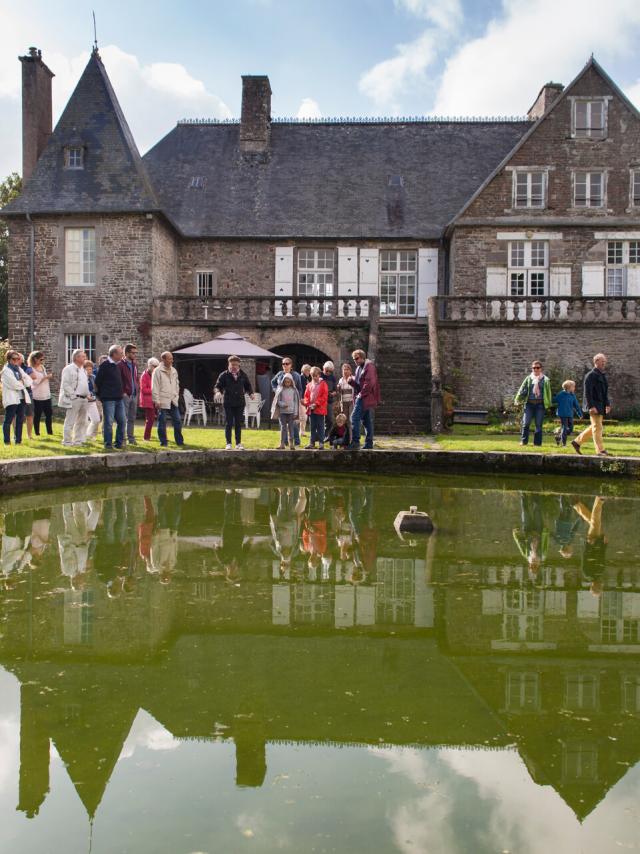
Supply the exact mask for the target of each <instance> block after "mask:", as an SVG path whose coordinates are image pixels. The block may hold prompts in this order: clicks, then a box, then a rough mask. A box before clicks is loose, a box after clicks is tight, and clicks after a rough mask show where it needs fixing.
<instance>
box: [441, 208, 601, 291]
mask: <svg viewBox="0 0 640 854" xmlns="http://www.w3.org/2000/svg"><path fill="white" fill-rule="evenodd" d="M504 230H505V228H504V227H500V226H495V225H493V226H466V227H463V228H458V229H457V230H456V235H455V238H454V240H453V241H452V243H451V250H450V278H449V281H450V293H451V294H452V295H454V296H484V294H486V290H487V267H488V266H497V267H504V268H506V267H507V265H508V260H509V259H508V257H507V256H508V248H509V241H507V240H498V239H497V234H498V232H499V231H504ZM545 233H547V234H557V236H558V238H562V239H557V240H549V241H548V245H549V265H550V266H553V265H555V264H558V265H562V266H566V267H571V295H572V296H574V297H579V296H582V265H583V264H585V263H587V262H595V263H599V264H605V263H606V257H607V241H606V240H600V239H597V238H596V237H594V226H593V225H592V226H590V227H588V228H576V227H573V228H563V227H560V228H550V229H545ZM531 234H532V236H533V237H534V238H535V232H531ZM505 296H506V293H505Z"/></svg>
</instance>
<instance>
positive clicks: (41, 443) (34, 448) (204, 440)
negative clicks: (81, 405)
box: [0, 421, 428, 461]
mask: <svg viewBox="0 0 640 854" xmlns="http://www.w3.org/2000/svg"><path fill="white" fill-rule="evenodd" d="M142 432H143V425H142V422H140V423H138V424H137V425H136V438H137V442H138V444H137V445H131V446H128V448H127V450H129V451H139V452H140V453H149V452H152V451H156V452H158V451H160V443H159V442H158V435H157V431H156V430H154V432H153V438H152V439H151V441H150V442H145V441H144V440H143V439H142ZM183 434H184V440H185V447H187V448H190V449H192V450H208V449H210V448H224V446H225V438H224V430H223V429H222V428H221V427H218V426H216V427H207V428H203V427H183ZM114 435H115V430H114ZM168 436H169V448H170V449H175V447H176V446H175V444H174V442H173V431H172V429H171V427H169V429H168ZM308 436H309V434H308V433H307V434H306V435H305V436H303V437H302V446H303V447H304V445H306V444H307V443H308ZM242 444H243V445H244V446H245V448H248V449H250V450H255V449H270V448H277V447H278V445H279V444H280V431H279V430H277V429H276V428H275V427H273V428H272V429H266V428H264V427H263V428H262V429H260V430H255V429H251V430H243V431H242ZM376 445H377V446H378V447H384V448H387V449H388V448H407V447H408V448H411V449H416V448H418V449H420V450H422V449H424V448H426V447H428V446H427V440H426V437H425V436H420V437H416V438H408V439H403V437H400V436H399V437H397V438H396V437H387V438H384V437H383V438H381V439H380V441H378V440H376ZM103 450H104V448H103V445H102V438H101V434H99V439H98V440H96V441H93V442H91V443H90V444H89V445H84V446H82V447H79V448H65V447H63V445H62V422H61V421H60V422H57V421H54V423H53V436H51V437H47V436H42V435H41V436H40V438H38V437H36V436H35V435H34V436H33V438H32V439H27V434H26V429H24V430H23V435H22V443H21V444H20V445H13V444H12V445H4V444H2V443H0V461H2V460H10V459H24V458H25V457H51V456H78V455H82V456H86V455H87V454H95V453H101V452H102V451H103Z"/></svg>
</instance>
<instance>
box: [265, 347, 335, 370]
mask: <svg viewBox="0 0 640 854" xmlns="http://www.w3.org/2000/svg"><path fill="white" fill-rule="evenodd" d="M269 349H270V350H271V352H272V353H277V354H278V355H279V356H291V358H292V359H293V369H294V370H295V371H298V372H299V371H300V368H301V367H302V366H303V365H305V364H306V365H312V366H313V365H317V366H318V367H319V368H321V367H322V366H323V365H324V363H325V362H326V361H328V360H329V359H330V358H331V357H330V356H327V354H326V353H323V351H322V350H318V348H317V347H311V346H310V345H308V344H279V345H278V346H277V347H269Z"/></svg>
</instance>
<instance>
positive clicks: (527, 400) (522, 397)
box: [515, 359, 552, 446]
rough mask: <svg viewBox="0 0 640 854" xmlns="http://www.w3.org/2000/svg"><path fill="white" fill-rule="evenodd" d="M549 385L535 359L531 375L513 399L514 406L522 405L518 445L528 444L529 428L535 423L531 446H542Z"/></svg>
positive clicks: (549, 401) (549, 402)
mask: <svg viewBox="0 0 640 854" xmlns="http://www.w3.org/2000/svg"><path fill="white" fill-rule="evenodd" d="M551 398H552V395H551V383H550V382H549V378H548V377H546V376H545V375H544V373H543V371H542V362H540V361H538V360H537V359H536V360H535V361H534V362H533V364H532V365H531V373H530V374H529V376H528V377H526V378H525V380H524V382H523V383H522V385H521V386H520V388H519V389H518V393H517V394H516V397H515V402H516V405H517V404H520V403H524V413H523V415H522V432H521V434H520V444H521V445H528V444H529V428H530V426H531V422H532V421H533V422H534V423H535V432H534V434H533V444H534V445H538V446H540V445H542V424H543V422H544V414H545V412H546V410H547V409H548V408H549V407H550V406H551Z"/></svg>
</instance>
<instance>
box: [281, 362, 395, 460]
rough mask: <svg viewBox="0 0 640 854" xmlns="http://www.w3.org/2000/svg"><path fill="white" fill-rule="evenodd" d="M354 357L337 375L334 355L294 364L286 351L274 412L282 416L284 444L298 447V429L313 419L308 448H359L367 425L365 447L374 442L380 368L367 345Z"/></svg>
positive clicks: (284, 445)
mask: <svg viewBox="0 0 640 854" xmlns="http://www.w3.org/2000/svg"><path fill="white" fill-rule="evenodd" d="M351 355H352V358H353V361H354V363H355V372H354V370H353V368H352V366H351V365H350V364H349V363H348V362H345V363H344V364H343V365H342V368H341V375H340V377H336V372H335V365H334V363H333V362H331V361H327V362H325V363H324V365H323V366H322V368H320V367H317V366H314V367H312V366H311V365H303V366H302V368H301V371H300V373H298V372H297V371H294V370H293V360H292V359H291V358H290V357H289V356H285V358H284V359H283V360H282V370H281V371H279V372H278V373H277V374H276V375H275V376H274V378H273V379H272V381H271V387H272V388H273V391H274V398H273V404H272V407H271V417H272V418H278V420H279V422H280V445H279V448H280V449H284V448H286V447H289V448H291V450H294V449H295V448H296V447H297V446H299V445H300V433H301V431H304V428H305V425H306V423H307V421H308V422H309V434H310V436H309V443H308V444H307V445H306V446H305V447H306V448H316V447H317V448H319V449H321V450H322V449H323V448H324V446H325V442H327V443H328V444H329V445H330V446H331V447H332V448H343V449H345V448H346V449H350V450H359V449H360V435H361V430H362V428H364V434H365V441H364V448H365V450H370V449H371V448H373V413H374V411H375V409H376V407H377V406H378V404H379V403H380V400H381V398H380V385H379V383H378V373H377V371H376V367H375V365H374V363H373V362H372V361H371V359H367V356H366V353H365V352H364V350H354V351H353V353H352V354H351Z"/></svg>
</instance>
